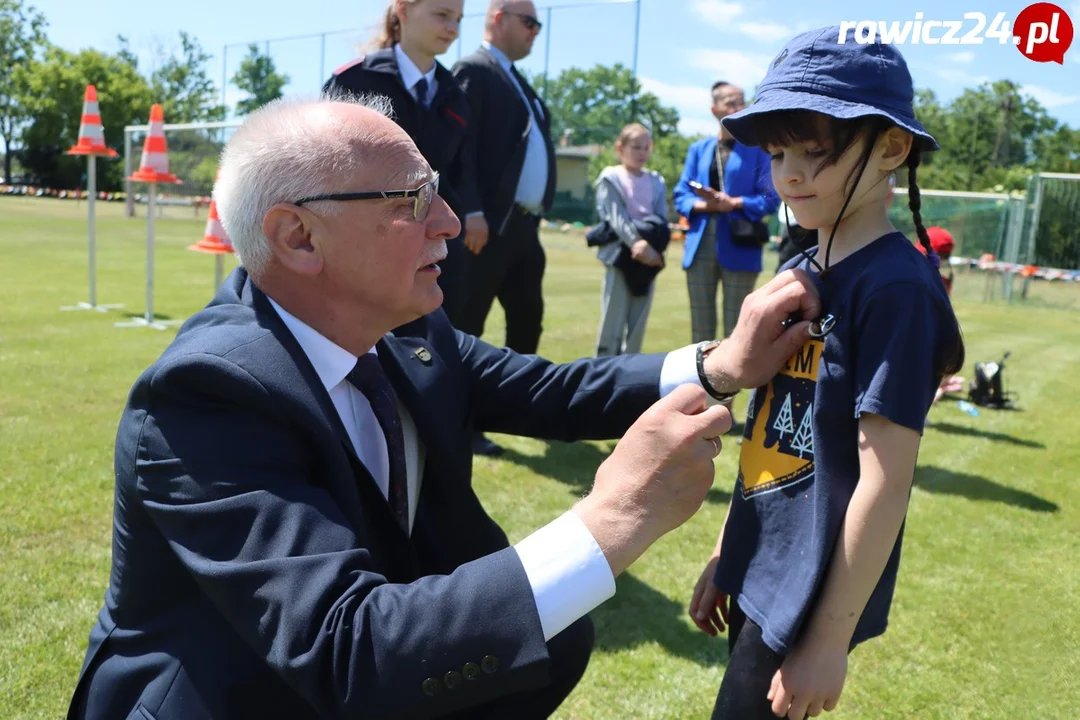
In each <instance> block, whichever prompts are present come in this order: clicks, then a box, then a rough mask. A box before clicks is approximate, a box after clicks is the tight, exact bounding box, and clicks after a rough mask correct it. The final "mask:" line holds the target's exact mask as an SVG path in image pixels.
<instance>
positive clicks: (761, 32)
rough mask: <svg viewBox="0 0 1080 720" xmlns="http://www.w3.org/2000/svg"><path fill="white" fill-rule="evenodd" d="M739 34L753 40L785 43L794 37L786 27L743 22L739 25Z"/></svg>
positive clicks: (793, 32) (765, 23)
mask: <svg viewBox="0 0 1080 720" xmlns="http://www.w3.org/2000/svg"><path fill="white" fill-rule="evenodd" d="M739 32H741V33H742V34H743V35H745V36H746V37H748V38H751V39H753V40H764V41H769V40H777V41H780V42H786V41H788V40H790V39H791V38H792V37H794V36H795V34H796V33H795V31H794V30H792V29H791V28H789V27H788V26H787V25H780V24H779V23H771V22H745V23H740V24H739Z"/></svg>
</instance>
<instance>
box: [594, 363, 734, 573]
mask: <svg viewBox="0 0 1080 720" xmlns="http://www.w3.org/2000/svg"><path fill="white" fill-rule="evenodd" d="M730 428H731V414H730V413H729V412H728V411H727V409H726V408H724V407H723V406H722V405H715V406H713V407H709V408H706V403H705V391H704V390H702V389H701V387H700V386H697V385H693V384H685V385H680V386H679V387H677V388H675V390H674V391H672V392H671V393H670V394H668V395H667V396H666V397H664V398H661V399H660V400H659V401H657V402H656V403H655V404H654V405H653V406H652V407H651V408H649V409H648V410H646V411H645V412H644V413H643V414H642V415H641V417H640V418H638V420H637V422H635V423H634V424H633V425H632V426H630V429H629V430H627V431H626V434H625V435H623V437H622V440H620V441H619V444H618V445H616V446H615V451H614V452H612V454H611V455H610V456H609V457H608V458H607V459H606V460H605V461H604V462H603V464H601V465H600V468H599V469H598V470H597V471H596V480H595V482H594V484H593V489H592V491H591V492H590V493H589V495H588V496H587V497H585V498H584V499H583V500H581V501H580V502H579V503H578V504H577V505H575V506H574V512H576V513H577V514H578V516H579V517H580V518H581V520H582V521H583V522H584V523H585V526H586V527H587V528H588V529H589V532H591V533H592V536H593V537H594V538H596V542H597V544H598V545H599V546H600V549H601V550H603V552H604V556H605V557H606V558H607V561H608V565H609V566H610V567H611V572H612V574H613V575H615V576H616V577H618V576H619V574H621V573H622V572H623V571H624V570H625V569H626V568H628V567H629V566H630V565H631V564H632V563H633V562H634V561H635V560H637V558H638V557H639V556H640V555H641V554H642V553H643V552H645V550H646V549H648V547H649V546H650V545H652V544H653V543H654V542H656V541H657V540H658V539H659V538H660V537H661V536H663V535H664V534H665V533H667V532H669V531H671V530H674V529H675V528H677V527H678V526H679V525H682V524H683V523H684V522H686V521H687V520H688V519H690V517H691V516H692V515H693V514H694V513H695V512H697V510H698V508H700V507H701V503H702V502H704V501H705V496H706V494H708V492H709V488H710V487H712V483H713V458H715V457H716V455H717V454H719V449H720V436H721V435H723V434H724V433H726V432H727V431H728V430H729V429H730Z"/></svg>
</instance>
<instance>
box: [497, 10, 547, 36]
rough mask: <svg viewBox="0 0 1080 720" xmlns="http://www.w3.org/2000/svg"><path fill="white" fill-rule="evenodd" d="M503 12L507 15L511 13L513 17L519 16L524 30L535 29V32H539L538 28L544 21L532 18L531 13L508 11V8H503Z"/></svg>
mask: <svg viewBox="0 0 1080 720" xmlns="http://www.w3.org/2000/svg"><path fill="white" fill-rule="evenodd" d="M503 12H504V13H506V14H507V15H513V16H514V17H519V18H521V22H522V24H523V25H525V29H526V30H536V31H537V32H539V31H540V29H541V28H543V27H544V23H542V22H540V21H539V20H537V19H536V18H534V17H533V16H532V15H526V14H525V13H516V12H510V11H508V10H503Z"/></svg>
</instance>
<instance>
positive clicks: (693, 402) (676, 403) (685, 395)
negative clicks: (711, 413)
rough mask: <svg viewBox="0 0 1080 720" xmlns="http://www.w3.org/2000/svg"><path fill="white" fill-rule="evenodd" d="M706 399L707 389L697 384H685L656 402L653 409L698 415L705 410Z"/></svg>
mask: <svg viewBox="0 0 1080 720" xmlns="http://www.w3.org/2000/svg"><path fill="white" fill-rule="evenodd" d="M705 398H706V395H705V388H703V387H701V386H700V385H697V384H695V383H683V384H682V385H679V386H678V387H677V388H675V389H674V390H672V391H671V392H670V393H668V394H667V395H665V396H664V397H662V398H660V399H659V400H658V401H656V403H655V404H654V405H653V408H655V409H656V410H658V411H662V412H680V413H682V414H684V415H697V414H699V413H701V412H702V411H703V410H705V404H706V403H705Z"/></svg>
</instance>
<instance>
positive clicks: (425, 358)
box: [413, 347, 431, 365]
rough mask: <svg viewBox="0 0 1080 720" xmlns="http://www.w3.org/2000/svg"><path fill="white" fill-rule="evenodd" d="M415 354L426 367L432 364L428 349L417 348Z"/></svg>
mask: <svg viewBox="0 0 1080 720" xmlns="http://www.w3.org/2000/svg"><path fill="white" fill-rule="evenodd" d="M413 354H414V355H416V357H417V359H418V360H420V362H422V363H424V364H425V365H430V364H431V353H429V352H428V350H427V348H422V347H419V348H416V350H414V351H413Z"/></svg>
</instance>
